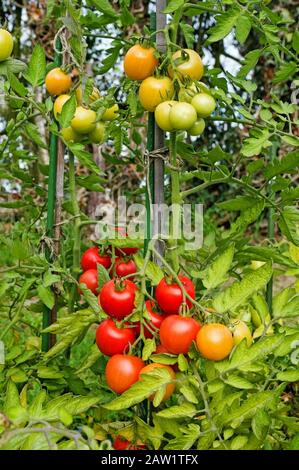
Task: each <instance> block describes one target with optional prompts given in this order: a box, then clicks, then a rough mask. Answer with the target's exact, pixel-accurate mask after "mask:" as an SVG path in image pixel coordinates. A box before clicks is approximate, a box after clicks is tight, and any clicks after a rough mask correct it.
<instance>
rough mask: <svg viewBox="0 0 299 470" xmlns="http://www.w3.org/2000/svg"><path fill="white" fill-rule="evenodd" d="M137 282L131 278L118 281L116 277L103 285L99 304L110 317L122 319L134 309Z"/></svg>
mask: <svg viewBox="0 0 299 470" xmlns="http://www.w3.org/2000/svg"><path fill="white" fill-rule="evenodd" d="M136 290H137V286H136V284H134V283H133V282H132V281H130V280H129V279H125V280H124V281H121V282H117V281H115V280H114V279H112V280H111V281H108V282H106V284H104V285H103V287H102V289H101V291H100V295H99V297H98V300H99V304H100V305H101V307H102V309H103V310H104V312H106V313H107V315H109V316H110V317H113V318H116V319H117V320H121V319H122V318H125V317H126V316H127V315H130V313H132V311H133V310H134V301H135V293H136Z"/></svg>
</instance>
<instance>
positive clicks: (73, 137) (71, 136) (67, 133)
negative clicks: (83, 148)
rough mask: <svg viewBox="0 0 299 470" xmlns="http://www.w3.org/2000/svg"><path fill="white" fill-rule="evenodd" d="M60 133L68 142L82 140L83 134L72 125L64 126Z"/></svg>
mask: <svg viewBox="0 0 299 470" xmlns="http://www.w3.org/2000/svg"><path fill="white" fill-rule="evenodd" d="M60 133H61V136H62V137H63V139H64V140H65V141H66V142H81V139H82V135H80V134H78V133H77V132H76V131H74V129H73V128H72V127H71V126H69V127H63V128H62V129H61V131H60Z"/></svg>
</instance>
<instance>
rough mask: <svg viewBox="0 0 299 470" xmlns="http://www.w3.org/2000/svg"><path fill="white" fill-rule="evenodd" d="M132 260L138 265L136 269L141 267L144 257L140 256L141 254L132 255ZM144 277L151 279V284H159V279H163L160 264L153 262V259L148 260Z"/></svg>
mask: <svg viewBox="0 0 299 470" xmlns="http://www.w3.org/2000/svg"><path fill="white" fill-rule="evenodd" d="M134 261H135V263H136V265H137V267H138V269H139V270H140V269H142V267H143V263H144V259H143V258H142V256H141V255H137V254H136V255H134ZM145 275H146V277H147V278H148V279H149V280H150V281H151V284H152V285H153V286H156V285H157V284H159V282H160V281H161V279H163V277H164V274H163V271H162V269H161V268H160V266H158V265H157V264H155V263H154V262H153V261H149V262H148V264H147V266H146V271H145Z"/></svg>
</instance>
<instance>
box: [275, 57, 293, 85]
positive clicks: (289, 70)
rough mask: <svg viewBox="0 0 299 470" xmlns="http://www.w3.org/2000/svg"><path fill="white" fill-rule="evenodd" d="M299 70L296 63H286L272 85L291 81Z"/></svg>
mask: <svg viewBox="0 0 299 470" xmlns="http://www.w3.org/2000/svg"><path fill="white" fill-rule="evenodd" d="M297 70H298V69H297V64H296V63H295V62H292V61H291V62H284V63H283V64H282V65H281V67H280V69H279V70H278V71H277V72H276V74H275V75H274V78H273V79H272V83H274V84H277V83H281V82H284V81H288V80H290V78H291V77H292V76H293V75H294V74H295V73H296V71H297Z"/></svg>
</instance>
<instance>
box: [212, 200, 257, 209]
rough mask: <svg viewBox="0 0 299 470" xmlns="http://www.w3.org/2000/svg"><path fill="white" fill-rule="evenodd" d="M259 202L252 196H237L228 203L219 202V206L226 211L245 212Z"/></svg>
mask: <svg viewBox="0 0 299 470" xmlns="http://www.w3.org/2000/svg"><path fill="white" fill-rule="evenodd" d="M257 202H258V199H255V198H254V197H252V196H237V197H236V198H235V199H229V200H228V201H223V202H218V203H217V206H218V207H220V209H223V210H225V211H243V210H244V209H249V208H250V207H252V206H254V205H255V204H256V203H257Z"/></svg>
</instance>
